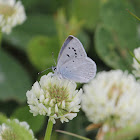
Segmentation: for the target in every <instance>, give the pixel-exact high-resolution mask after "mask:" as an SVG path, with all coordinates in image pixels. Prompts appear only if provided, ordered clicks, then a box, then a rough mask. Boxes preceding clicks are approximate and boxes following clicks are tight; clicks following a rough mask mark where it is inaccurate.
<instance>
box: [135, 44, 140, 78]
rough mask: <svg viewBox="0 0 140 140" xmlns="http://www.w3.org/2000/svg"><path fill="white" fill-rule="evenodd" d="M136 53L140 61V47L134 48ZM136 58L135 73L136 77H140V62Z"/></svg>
mask: <svg viewBox="0 0 140 140" xmlns="http://www.w3.org/2000/svg"><path fill="white" fill-rule="evenodd" d="M134 55H135V57H136V58H137V60H138V61H140V47H139V48H136V49H134ZM137 60H136V59H135V58H133V68H134V69H135V70H133V73H134V75H135V76H136V77H138V78H140V64H139V63H138V62H137Z"/></svg>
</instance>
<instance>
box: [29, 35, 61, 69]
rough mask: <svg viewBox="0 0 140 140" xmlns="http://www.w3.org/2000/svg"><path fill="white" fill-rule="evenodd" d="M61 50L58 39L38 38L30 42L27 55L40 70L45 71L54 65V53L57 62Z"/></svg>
mask: <svg viewBox="0 0 140 140" xmlns="http://www.w3.org/2000/svg"><path fill="white" fill-rule="evenodd" d="M59 49H60V45H59V41H58V39H57V37H46V36H38V37H35V38H33V39H32V40H31V41H30V42H29V44H28V50H27V53H28V57H29V59H30V61H31V62H32V64H33V65H34V66H35V67H37V68H38V69H39V70H44V69H46V68H49V67H51V66H52V65H54V60H53V56H52V52H53V53H54V58H55V60H56V58H57V55H58V52H59Z"/></svg>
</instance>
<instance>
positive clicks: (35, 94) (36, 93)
mask: <svg viewBox="0 0 140 140" xmlns="http://www.w3.org/2000/svg"><path fill="white" fill-rule="evenodd" d="M81 94H82V90H79V91H78V90H76V84H75V83H74V82H72V81H69V80H66V79H60V78H59V77H58V76H57V75H53V74H52V73H49V74H48V75H44V76H42V77H41V79H40V82H39V83H38V82H35V83H34V85H33V86H32V89H31V90H30V91H27V93H26V96H27V102H28V104H29V107H30V112H31V113H33V115H34V116H36V115H38V114H40V115H46V116H49V117H50V120H51V121H52V122H53V123H55V119H59V118H60V121H61V122H62V123H63V122H68V121H69V120H72V119H73V118H74V117H76V116H77V112H79V109H80V107H81V106H80V102H81V96H82V95H81Z"/></svg>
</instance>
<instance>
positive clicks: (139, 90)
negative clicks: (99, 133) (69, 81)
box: [82, 70, 140, 130]
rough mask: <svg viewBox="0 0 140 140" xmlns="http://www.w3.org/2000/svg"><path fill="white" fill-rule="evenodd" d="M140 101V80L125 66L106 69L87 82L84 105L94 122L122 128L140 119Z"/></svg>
mask: <svg viewBox="0 0 140 140" xmlns="http://www.w3.org/2000/svg"><path fill="white" fill-rule="evenodd" d="M139 101H140V84H139V83H138V82H137V81H136V80H135V78H134V76H133V75H131V74H128V73H127V72H123V71H121V70H112V71H109V72H105V71H103V72H100V73H98V74H97V75H96V78H95V79H93V80H92V81H91V82H90V83H88V84H86V85H84V94H83V96H82V109H83V111H84V112H85V114H86V116H87V118H88V119H89V121H91V122H93V123H96V124H97V123H101V124H105V126H108V127H115V128H121V127H125V126H126V125H135V124H136V123H138V122H139V123H140V111H139V110H140V106H139ZM112 125H113V126H112ZM108 130H109V129H108Z"/></svg>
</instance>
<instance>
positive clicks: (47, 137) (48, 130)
mask: <svg viewBox="0 0 140 140" xmlns="http://www.w3.org/2000/svg"><path fill="white" fill-rule="evenodd" d="M52 128H53V122H52V121H51V120H48V125H47V128H46V134H45V138H44V140H50V138H51V133H52Z"/></svg>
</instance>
